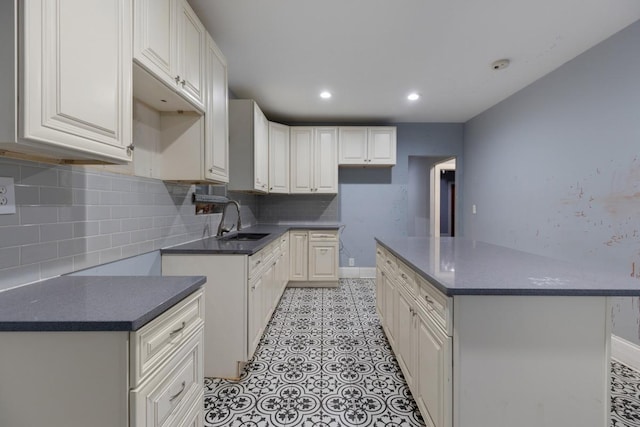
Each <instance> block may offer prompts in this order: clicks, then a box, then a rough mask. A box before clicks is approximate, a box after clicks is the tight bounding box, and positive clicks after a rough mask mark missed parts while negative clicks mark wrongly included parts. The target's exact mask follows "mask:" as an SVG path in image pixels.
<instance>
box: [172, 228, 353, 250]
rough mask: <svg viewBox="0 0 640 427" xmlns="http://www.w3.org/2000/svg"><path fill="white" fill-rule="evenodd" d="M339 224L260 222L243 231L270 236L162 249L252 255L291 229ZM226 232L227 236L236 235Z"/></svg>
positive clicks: (197, 242)
mask: <svg viewBox="0 0 640 427" xmlns="http://www.w3.org/2000/svg"><path fill="white" fill-rule="evenodd" d="M339 228H340V225H338V224H277V225H271V224H258V225H253V226H251V227H247V228H243V229H242V230H240V232H241V233H268V234H269V236H267V237H265V238H263V239H260V240H256V241H242V242H239V241H234V240H224V239H218V238H215V237H209V238H206V239H202V240H196V241H194V242H189V243H184V244H181V245H177V246H172V247H170V248H165V249H162V250H161V251H160V253H162V254H163V255H165V254H217V255H222V254H228V255H234V254H245V255H252V254H254V253H256V252H258V251H259V250H260V249H262V248H264V247H265V246H267V245H268V244H269V243H271V242H272V241H274V240H275V239H277V238H279V237H280V236H281V235H282V234H283V233H286V232H287V231H289V230H337V229H339ZM234 234H235V232H234V233H229V234H225V236H231V235H234Z"/></svg>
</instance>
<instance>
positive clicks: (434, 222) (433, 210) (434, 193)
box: [429, 157, 456, 237]
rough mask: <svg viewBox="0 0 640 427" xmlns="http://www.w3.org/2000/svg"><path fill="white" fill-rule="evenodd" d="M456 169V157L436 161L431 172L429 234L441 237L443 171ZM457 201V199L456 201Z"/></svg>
mask: <svg viewBox="0 0 640 427" xmlns="http://www.w3.org/2000/svg"><path fill="white" fill-rule="evenodd" d="M446 170H453V171H455V170H456V158H455V157H451V158H449V159H447V160H444V161H442V162H440V163H436V164H435V165H433V167H432V168H431V172H430V177H431V179H430V181H431V182H430V188H431V191H430V192H429V193H430V202H429V235H430V236H435V237H440V178H441V176H442V171H446ZM454 203H455V201H454Z"/></svg>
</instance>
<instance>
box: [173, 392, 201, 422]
mask: <svg viewBox="0 0 640 427" xmlns="http://www.w3.org/2000/svg"><path fill="white" fill-rule="evenodd" d="M174 425H175V427H203V426H204V390H203V391H202V393H200V394H199V395H197V396H196V397H195V399H193V404H192V405H191V407H190V408H188V411H187V412H186V414H180V415H179V416H178V417H176V424H174ZM172 427H173V426H172Z"/></svg>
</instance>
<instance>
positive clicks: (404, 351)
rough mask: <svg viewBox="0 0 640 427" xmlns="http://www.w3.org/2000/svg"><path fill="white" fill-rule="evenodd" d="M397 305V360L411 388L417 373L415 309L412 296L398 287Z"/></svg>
mask: <svg viewBox="0 0 640 427" xmlns="http://www.w3.org/2000/svg"><path fill="white" fill-rule="evenodd" d="M395 297H396V298H395V303H396V321H397V335H396V348H397V349H398V352H397V353H396V358H397V360H398V364H399V365H400V367H401V369H402V372H404V374H405V375H404V378H405V379H406V381H407V385H408V386H409V387H410V388H411V387H412V386H413V385H414V371H415V366H414V362H415V354H414V353H415V346H414V342H415V337H416V325H415V313H416V311H415V309H414V308H413V306H414V304H413V301H412V298H411V296H410V295H408V294H407V292H406V291H405V290H404V289H402V287H398V290H397V293H396V295H395Z"/></svg>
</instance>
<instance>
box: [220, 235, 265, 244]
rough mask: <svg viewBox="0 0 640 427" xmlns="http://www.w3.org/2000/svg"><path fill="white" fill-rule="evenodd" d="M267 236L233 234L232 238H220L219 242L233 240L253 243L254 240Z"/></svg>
mask: <svg viewBox="0 0 640 427" xmlns="http://www.w3.org/2000/svg"><path fill="white" fill-rule="evenodd" d="M268 235H269V233H237V234H234V235H233V236H229V237H222V238H221V240H235V241H243V242H246V241H255V240H260V239H264V238H265V237H267V236H268Z"/></svg>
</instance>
